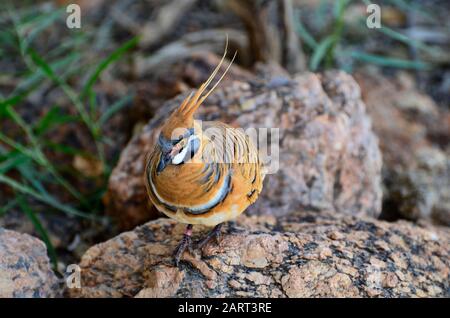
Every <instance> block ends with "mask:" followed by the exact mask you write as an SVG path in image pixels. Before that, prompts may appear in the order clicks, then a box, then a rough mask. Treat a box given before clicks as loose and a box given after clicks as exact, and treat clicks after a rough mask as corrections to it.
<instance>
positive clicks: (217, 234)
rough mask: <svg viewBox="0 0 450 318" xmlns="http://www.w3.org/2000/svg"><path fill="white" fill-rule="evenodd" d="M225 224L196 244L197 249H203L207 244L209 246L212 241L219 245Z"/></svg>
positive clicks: (218, 226) (215, 228)
mask: <svg viewBox="0 0 450 318" xmlns="http://www.w3.org/2000/svg"><path fill="white" fill-rule="evenodd" d="M222 225H223V223H220V224H218V225H216V226H215V227H214V229H212V231H211V232H209V233H208V235H206V236H205V237H204V238H203V239H201V240H200V241H198V242H197V243H195V247H196V248H198V249H202V248H203V247H204V246H206V244H208V243H209V242H210V241H211V240H212V239H215V240H216V242H217V244H219V241H220V236H221V230H222Z"/></svg>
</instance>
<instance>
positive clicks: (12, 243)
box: [0, 228, 59, 298]
mask: <svg viewBox="0 0 450 318" xmlns="http://www.w3.org/2000/svg"><path fill="white" fill-rule="evenodd" d="M58 295H59V293H58V280H57V277H56V276H55V274H54V273H53V271H52V270H51V267H50V262H49V260H48V257H47V250H46V247H45V244H44V243H42V242H41V241H40V240H38V239H36V238H34V237H32V236H30V235H28V234H21V233H18V232H14V231H9V230H5V229H3V228H0V298H3V297H5V298H9V297H17V298H24V297H27V298H28V297H56V296H58Z"/></svg>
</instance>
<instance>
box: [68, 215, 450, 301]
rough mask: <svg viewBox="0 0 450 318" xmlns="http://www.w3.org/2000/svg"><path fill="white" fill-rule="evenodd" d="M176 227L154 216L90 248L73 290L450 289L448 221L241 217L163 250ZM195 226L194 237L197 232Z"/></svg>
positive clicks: (374, 292)
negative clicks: (211, 235) (218, 231)
mask: <svg viewBox="0 0 450 318" xmlns="http://www.w3.org/2000/svg"><path fill="white" fill-rule="evenodd" d="M183 229H184V227H183V226H182V225H181V224H177V223H176V222H174V221H172V220H169V219H158V220H156V221H152V222H149V223H147V224H145V225H142V226H139V227H137V228H136V229H135V230H133V231H130V232H124V233H122V234H121V235H119V236H117V237H115V238H113V239H111V240H109V241H107V242H105V243H101V244H99V245H96V246H94V247H92V248H91V249H89V250H88V251H87V253H86V254H85V255H84V256H83V258H82V260H81V262H80V266H81V268H82V271H81V273H82V286H83V287H82V288H81V289H71V290H70V291H69V295H70V296H72V297H242V296H246V297H405V296H408V297H409V296H417V297H434V296H449V294H448V291H449V287H450V286H449V280H448V277H449V274H450V272H449V265H450V264H449V258H448V255H449V252H450V251H449V246H450V245H449V243H450V241H449V240H450V232H449V231H448V229H447V228H441V229H440V228H433V227H428V228H422V227H418V226H415V225H412V224H410V223H409V222H405V221H400V222H396V223H388V222H384V221H376V220H374V219H372V218H367V217H362V218H359V217H354V216H341V215H339V214H336V213H330V212H322V213H319V214H318V213H311V212H310V213H307V212H295V213H291V214H289V215H288V216H284V217H279V218H276V217H274V216H253V217H245V216H243V217H241V218H239V219H238V220H237V222H236V223H234V222H233V223H231V224H230V225H229V226H228V227H226V229H225V230H224V234H223V237H222V239H221V240H220V243H219V244H218V245H215V244H210V245H209V246H207V247H205V248H204V249H203V251H197V253H196V254H194V255H191V254H189V253H188V252H186V253H185V254H184V257H183V262H182V264H181V266H180V267H179V268H177V267H174V265H173V259H172V252H173V250H174V248H175V245H176V243H177V241H178V240H180V239H181V236H182V234H183ZM206 230H207V229H205V228H199V227H197V228H195V231H194V238H197V237H200V236H202V235H205V233H206Z"/></svg>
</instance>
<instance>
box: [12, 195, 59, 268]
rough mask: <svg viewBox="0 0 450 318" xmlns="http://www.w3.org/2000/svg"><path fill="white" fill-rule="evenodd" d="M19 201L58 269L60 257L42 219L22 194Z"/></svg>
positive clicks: (53, 264) (54, 266)
mask: <svg viewBox="0 0 450 318" xmlns="http://www.w3.org/2000/svg"><path fill="white" fill-rule="evenodd" d="M18 203H19V207H20V209H21V210H22V211H23V212H24V213H25V215H26V216H27V217H28V218H29V219H30V221H31V223H33V226H34V228H35V230H36V232H37V233H38V234H39V237H40V238H41V239H42V241H43V242H44V243H45V245H46V246H47V252H48V256H49V257H50V261H51V263H52V266H53V270H57V269H58V259H57V255H56V250H55V247H54V246H53V244H52V242H51V240H50V237H49V236H48V233H47V231H46V230H45V228H44V226H43V225H42V223H41V221H40V220H39V218H38V217H37V215H36V213H35V212H34V211H33V210H32V209H31V208H30V206H29V205H28V203H27V202H26V201H25V200H24V199H23V197H22V196H19V199H18Z"/></svg>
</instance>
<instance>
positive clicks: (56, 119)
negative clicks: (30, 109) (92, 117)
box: [34, 105, 79, 136]
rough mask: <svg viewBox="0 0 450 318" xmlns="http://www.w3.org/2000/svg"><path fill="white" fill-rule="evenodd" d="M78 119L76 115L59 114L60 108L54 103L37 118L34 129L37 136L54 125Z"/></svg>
mask: <svg viewBox="0 0 450 318" xmlns="http://www.w3.org/2000/svg"><path fill="white" fill-rule="evenodd" d="M78 119H79V117H78V116H73V115H64V114H61V108H60V107H58V106H56V105H55V106H53V107H51V108H50V109H49V110H48V111H47V112H46V113H45V115H44V116H42V117H41V118H40V119H39V121H38V123H37V124H36V125H35V127H34V131H35V132H36V134H37V135H38V136H39V135H42V134H44V133H46V132H48V131H49V130H50V129H51V128H53V127H54V126H57V125H61V124H67V123H71V122H76V121H78Z"/></svg>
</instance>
